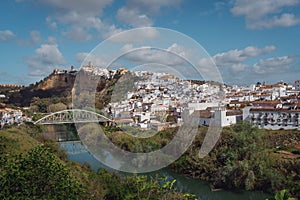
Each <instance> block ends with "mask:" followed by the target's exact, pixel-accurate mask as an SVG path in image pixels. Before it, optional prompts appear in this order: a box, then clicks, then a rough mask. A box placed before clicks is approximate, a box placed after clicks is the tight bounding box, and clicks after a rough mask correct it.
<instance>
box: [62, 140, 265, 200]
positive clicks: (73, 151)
mask: <svg viewBox="0 0 300 200" xmlns="http://www.w3.org/2000/svg"><path fill="white" fill-rule="evenodd" d="M59 144H60V147H61V148H63V149H64V150H65V151H66V153H67V154H68V156H69V159H70V160H73V161H76V162H78V163H81V164H89V165H90V166H91V168H92V169H93V170H95V171H96V170H98V169H99V168H106V169H108V170H111V169H109V168H107V167H106V166H104V165H103V164H102V163H101V162H99V161H98V160H97V159H96V158H94V157H93V155H91V154H90V153H89V152H88V151H87V150H86V149H85V148H84V146H83V145H82V144H81V142H78V141H75V142H74V141H72V142H61V143H59ZM146 175H150V176H156V175H159V176H163V177H168V178H169V179H176V180H177V181H176V183H177V185H176V187H177V189H179V190H181V191H183V192H189V193H192V194H195V195H196V196H197V197H198V198H200V199H201V200H265V199H266V198H270V195H268V194H266V193H262V192H252V191H251V192H250V191H239V192H231V191H225V190H221V191H215V192H212V191H211V189H210V187H209V184H208V183H207V182H205V181H201V180H197V179H190V178H187V177H185V176H182V175H179V174H176V173H174V172H172V171H171V170H170V169H168V168H164V169H161V170H158V171H156V172H152V173H150V174H146Z"/></svg>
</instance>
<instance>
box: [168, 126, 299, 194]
mask: <svg viewBox="0 0 300 200" xmlns="http://www.w3.org/2000/svg"><path fill="white" fill-rule="evenodd" d="M205 134H206V131H205V130H203V131H202V132H201V133H200V134H199V135H198V136H197V137H196V140H195V141H194V143H193V145H192V146H191V147H190V149H189V150H188V151H187V152H186V154H185V155H184V156H182V157H181V158H180V159H179V160H178V161H177V162H175V163H174V164H173V165H172V168H173V169H174V170H175V171H177V172H179V173H183V174H186V175H188V176H192V177H193V178H200V179H204V180H207V181H210V182H212V185H213V186H214V187H216V188H225V189H230V190H233V189H246V190H263V191H267V192H270V193H273V192H274V191H278V190H280V189H282V188H288V189H289V191H290V192H291V194H292V195H293V196H296V197H299V195H300V181H299V180H300V162H299V159H284V158H283V157H282V156H280V155H279V154H277V153H274V152H276V148H275V147H273V146H272V145H270V143H272V141H270V140H272V137H271V136H270V135H267V134H266V133H265V131H264V130H260V129H258V128H257V127H254V126H252V125H251V124H249V123H245V122H243V123H240V124H237V125H235V126H233V127H230V128H226V129H223V133H222V136H221V139H220V140H219V141H218V143H217V145H216V147H215V148H214V150H213V151H212V152H210V153H209V155H208V156H206V157H205V158H203V159H200V158H199V157H198V152H199V150H200V147H201V144H202V141H203V138H204V136H205ZM296 134H299V133H296ZM277 142H280V140H277Z"/></svg>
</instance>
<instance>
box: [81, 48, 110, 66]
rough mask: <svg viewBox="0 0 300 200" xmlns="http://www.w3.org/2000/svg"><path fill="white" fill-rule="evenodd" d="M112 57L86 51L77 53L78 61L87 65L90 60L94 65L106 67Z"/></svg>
mask: <svg viewBox="0 0 300 200" xmlns="http://www.w3.org/2000/svg"><path fill="white" fill-rule="evenodd" d="M110 59H111V56H107V55H104V54H101V55H95V54H92V53H86V52H83V53H78V54H76V60H77V62H79V63H81V65H87V64H88V63H89V62H91V63H92V64H93V65H94V66H96V67H99V68H106V67H107V65H109V64H110V62H111V60H110Z"/></svg>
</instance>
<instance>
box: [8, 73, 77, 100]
mask: <svg viewBox="0 0 300 200" xmlns="http://www.w3.org/2000/svg"><path fill="white" fill-rule="evenodd" d="M75 79H76V71H69V72H68V71H67V70H60V71H58V70H55V71H53V73H51V74H50V75H49V76H47V77H46V78H44V79H43V80H41V81H40V82H37V83H35V84H31V85H29V86H27V87H24V88H22V89H20V91H19V92H14V93H12V94H11V96H10V97H9V100H8V103H10V104H14V105H17V106H29V105H30V103H31V101H32V99H33V98H34V97H39V98H51V97H68V96H70V95H71V91H72V88H73V84H74V82H75Z"/></svg>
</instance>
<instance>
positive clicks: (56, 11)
mask: <svg viewBox="0 0 300 200" xmlns="http://www.w3.org/2000/svg"><path fill="white" fill-rule="evenodd" d="M23 1H30V2H34V3H37V4H41V5H44V6H47V7H48V8H50V9H52V11H53V13H52V14H50V15H49V16H48V17H47V18H46V23H47V24H48V25H49V26H50V27H51V28H53V29H57V27H59V24H63V25H64V30H63V35H65V36H67V37H68V38H70V39H73V40H78V41H85V40H90V39H92V38H93V36H95V37H98V33H100V31H105V30H103V28H104V25H103V23H102V21H101V19H100V16H101V15H102V13H103V9H104V8H105V7H106V6H107V5H109V4H111V3H112V0H101V1H99V0H89V1H82V0H65V1H60V0H41V1H32V0H23ZM93 31H94V34H92V33H93Z"/></svg>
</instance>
